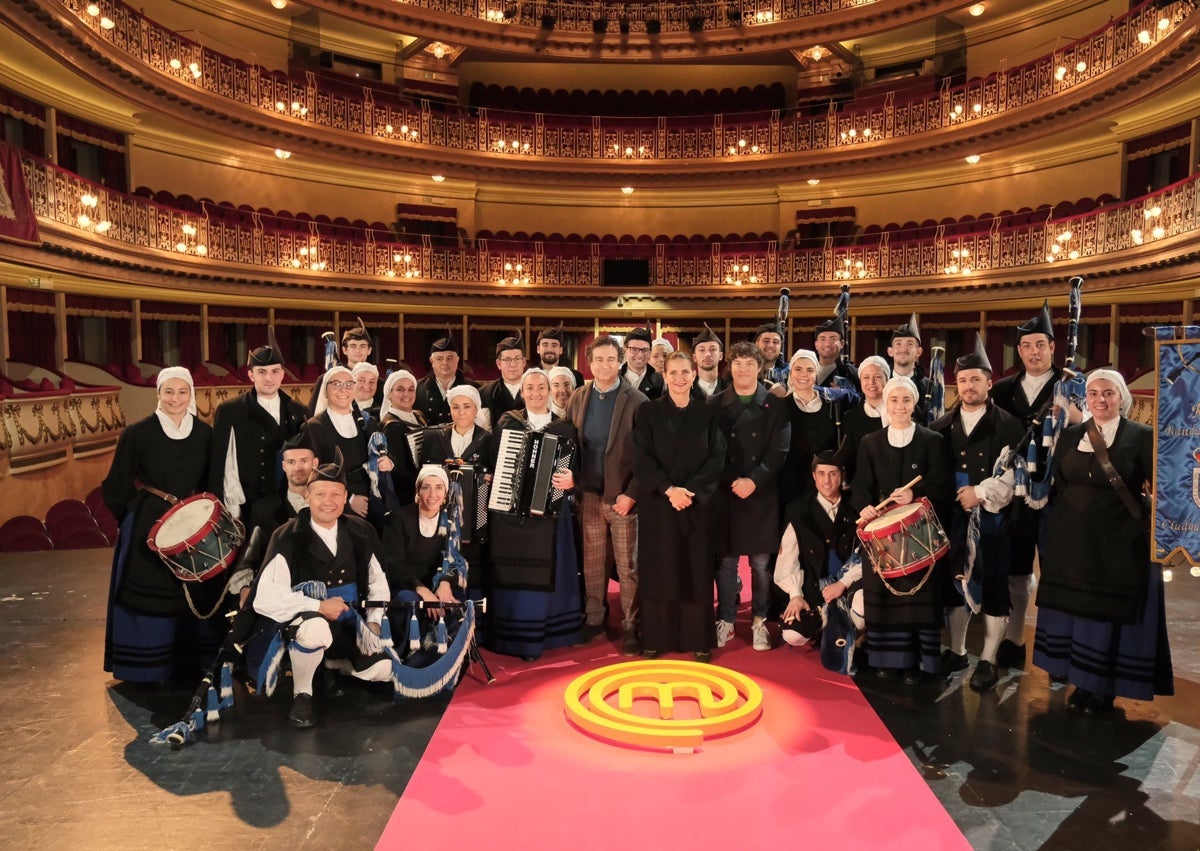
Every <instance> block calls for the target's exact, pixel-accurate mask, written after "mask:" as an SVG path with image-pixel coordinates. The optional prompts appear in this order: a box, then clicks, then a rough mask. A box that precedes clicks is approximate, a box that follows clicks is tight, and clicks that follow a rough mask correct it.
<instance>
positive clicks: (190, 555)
mask: <svg viewBox="0 0 1200 851" xmlns="http://www.w3.org/2000/svg"><path fill="white" fill-rule="evenodd" d="M245 536H246V530H245V528H244V527H243V526H242V524H241V522H239V521H238V520H237V519H235V518H234V517H232V516H231V515H230V513H229V511H228V510H227V509H226V508H225V504H224V503H222V502H221V500H220V499H218V498H217V497H216V496H215V495H213V494H211V493H198V494H196V495H195V496H189V497H188V498H187V499H184V500H180V501H179V502H177V503H175V505H172V506H171V507H170V508H169V509H168V510H167V513H166V514H164V515H163V516H162V517H160V518H159V520H158V522H157V523H155V524H154V525H153V526H152V527H151V528H150V537H149V538H147V539H146V546H148V547H149V548H150V549H152V550H153V551H154V552H156V553H158V557H159V558H160V559H162V560H163V563H164V564H165V565H166V566H167V567H169V568H170V569H171V572H172V573H174V574H175V575H176V576H177V577H179V578H180V579H181V580H182V581H184V582H203V581H204V580H206V579H211V578H212V577H214V576H218V575H220V574H221V573H223V572H224V571H225V570H227V569H228V568H229V566H230V565H231V564H233V560H234V559H235V558H236V557H237V548H238V547H239V546H241V544H242V540H243V539H244V538H245Z"/></svg>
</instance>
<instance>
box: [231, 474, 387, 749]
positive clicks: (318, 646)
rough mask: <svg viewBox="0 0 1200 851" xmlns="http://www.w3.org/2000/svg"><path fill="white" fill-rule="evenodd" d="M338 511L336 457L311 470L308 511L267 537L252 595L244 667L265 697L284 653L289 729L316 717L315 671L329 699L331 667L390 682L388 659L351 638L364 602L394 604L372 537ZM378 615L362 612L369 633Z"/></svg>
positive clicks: (342, 502)
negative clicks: (289, 697)
mask: <svg viewBox="0 0 1200 851" xmlns="http://www.w3.org/2000/svg"><path fill="white" fill-rule="evenodd" d="M345 509H346V478H345V473H344V471H343V468H342V462H341V457H340V456H338V460H337V462H336V463H333V464H323V465H321V466H320V467H318V468H316V469H315V470H313V473H312V475H311V477H310V479H309V483H308V507H307V508H306V509H305V510H303V511H301V512H300V514H299V516H297V517H296V518H295V519H293V520H289V521H288V522H287V523H285V524H284V525H283V526H281V527H280V528H279V529H278V530H277V531H276V533H275V535H274V536H273V537H272V538H271V543H270V546H269V547H268V549H267V553H266V556H265V559H264V566H263V568H262V570H261V571H260V572H259V575H258V578H257V580H256V581H255V585H254V589H253V591H252V593H251V597H250V605H251V607H252V608H253V610H254V611H255V612H256V613H257V614H258V615H259V620H258V622H257V623H256V624H255V627H254V629H253V632H252V637H251V639H250V640H249V642H248V643H247V646H246V667H247V670H248V671H249V672H250V674H251V675H252V676H254V677H255V678H256V681H257V684H258V688H259V690H260V691H262V692H264V693H266V694H271V693H272V692H273V691H274V688H275V685H276V683H277V682H278V679H279V675H280V668H281V664H282V661H283V656H284V655H285V654H284V651H285V650H286V651H287V652H286V655H287V656H288V657H289V659H290V662H291V667H292V687H293V691H294V695H295V696H294V700H293V702H292V709H291V712H289V713H288V720H289V721H290V722H291V723H292V724H293V725H294V726H296V727H311V726H313V724H314V723H315V721H316V719H315V716H314V713H313V679H314V677H315V675H316V673H317V671H318V670H321V671H322V679H321V685H322V689H323V691H324V692H325V693H326V694H327V695H328V696H330V697H337V696H339V695H340V694H341V693H342V686H341V685H340V683H339V682H338V674H337V670H341V671H343V672H345V673H348V674H350V675H351V676H354V677H356V678H357V679H360V680H370V681H375V682H387V681H389V680H391V678H392V662H391V660H390V659H389V657H388V656H387V655H385V654H384V653H374V654H367V653H365V652H363V651H362V650H361V649H360V647H361V646H363V645H369V644H370V643H371V642H370V639H367V640H364V637H363V636H357V635H356V632H357V631H359V630H360V629H361V628H362V625H363V623H364V621H363V618H360V617H359V615H358V613H357V611H356V610H355V609H354V608H352V607H353V606H354V605H355V604H357V603H359V602H368V601H369V602H376V603H379V604H381V605H382V606H383V607H386V605H387V603H388V601H389V600H390V599H391V594H390V592H389V590H388V583H387V578H386V577H385V575H384V572H383V567H382V564H381V560H380V556H379V553H380V545H379V539H378V537H377V536H376V535H375V530H374V529H373V528H372V527H371V525H370V524H369V523H367V522H366V521H365V520H362V519H360V518H358V517H355V516H353V515H350V514H345ZM383 614H384V608H382V607H373V608H368V609H367V614H366V615H365V619H366V620H365V623H366V628H367V629H368V630H369V632H370V633H372V634H373V635H375V636H378V634H379V626H380V623H381V621H382V619H383ZM323 661H324V662H325V665H324V667H323V668H322V664H321V663H322V662H323ZM335 669H336V670H335Z"/></svg>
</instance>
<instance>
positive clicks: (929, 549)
mask: <svg viewBox="0 0 1200 851" xmlns="http://www.w3.org/2000/svg"><path fill="white" fill-rule="evenodd" d="M858 539H859V540H860V541H862V543H863V549H864V550H866V553H867V558H869V559H870V561H871V564H872V565H873V566H874V567H875V570H876V572H877V573H879V575H880V576H882V577H883V578H884V579H896V578H898V577H900V576H908V575H909V574H910V573H917V572H918V571H922V570H927V569H928V568H930V567H932V566H933V564H934V562H936V561H937V560H938V559H939V558H941V557H942V556H944V555H945V554H946V553H947V552H949V551H950V541H949V540H948V539H947V538H946V533H945V532H944V531H943V530H942V524H941V523H939V522H938V519H937V515H936V514H935V513H934V511H933V505H932V504H931V503H930V502H929V500H928V499H925V498H924V497H922V498H921V499H918V500H916V501H915V502H911V503H909V504H908V505H901V506H898V507H896V508H893V509H892V510H891V511H888V512H886V513H884V514H881V515H879V516H878V517H876V518H875V519H874V520H872V521H870V522H869V523H867V524H865V525H864V526H862V527H860V528H859V530H858Z"/></svg>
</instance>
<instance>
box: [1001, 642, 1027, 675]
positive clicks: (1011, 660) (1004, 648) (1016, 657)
mask: <svg viewBox="0 0 1200 851" xmlns="http://www.w3.org/2000/svg"><path fill="white" fill-rule="evenodd" d="M996 667H997V668H1016V669H1017V670H1021V669H1022V668H1024V667H1025V645H1024V644H1015V643H1013V642H1011V641H1009V640H1008V639H1007V638H1006V639H1004V640H1003V641H1001V642H1000V646H999V647H998V648H997V649H996Z"/></svg>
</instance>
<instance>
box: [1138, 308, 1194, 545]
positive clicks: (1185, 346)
mask: <svg viewBox="0 0 1200 851" xmlns="http://www.w3.org/2000/svg"><path fill="white" fill-rule="evenodd" d="M1147 333H1149V332H1147ZM1154 336H1155V340H1156V341H1157V343H1156V348H1157V358H1156V359H1157V361H1158V382H1157V384H1156V386H1155V392H1156V395H1157V402H1158V404H1157V406H1156V407H1157V409H1158V420H1157V423H1156V424H1155V426H1156V427H1155V446H1154V496H1155V499H1154V527H1153V530H1152V535H1153V541H1152V547H1153V554H1152V557H1153V559H1154V560H1155V561H1157V562H1165V563H1173V564H1180V565H1181V564H1192V565H1196V564H1200V326H1196V325H1188V326H1186V327H1163V328H1155V329H1154Z"/></svg>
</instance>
